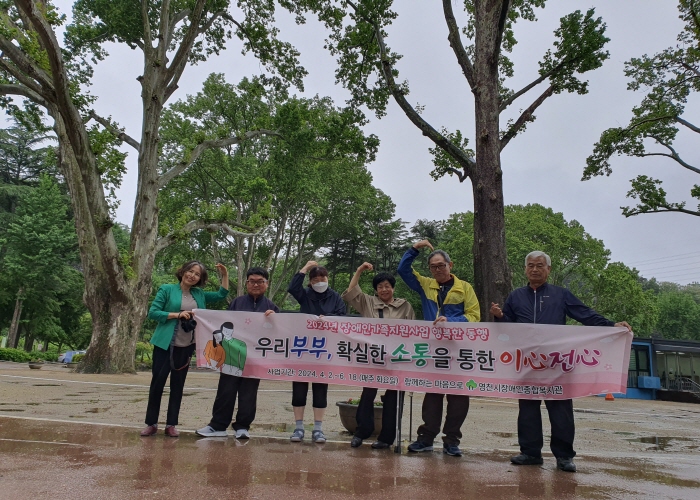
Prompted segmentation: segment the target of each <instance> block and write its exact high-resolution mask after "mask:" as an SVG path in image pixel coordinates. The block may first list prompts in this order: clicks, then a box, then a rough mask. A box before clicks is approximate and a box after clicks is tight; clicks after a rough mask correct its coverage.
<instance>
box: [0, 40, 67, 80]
mask: <svg viewBox="0 0 700 500" xmlns="http://www.w3.org/2000/svg"><path fill="white" fill-rule="evenodd" d="M0 50H2V52H3V56H7V58H8V59H10V61H12V62H13V63H14V64H15V66H17V67H18V68H19V70H20V71H21V72H23V73H24V74H25V75H27V76H28V77H29V78H32V79H34V80H36V81H37V82H38V83H39V85H40V86H42V87H45V88H47V89H49V90H51V91H53V90H54V88H53V82H52V81H51V76H50V75H49V74H48V73H46V71H44V69H42V68H40V67H39V66H38V65H37V64H36V63H35V62H34V61H32V60H31V59H30V58H29V57H27V55H26V54H25V53H24V52H22V51H21V50H20V49H19V48H18V47H17V46H16V45H15V44H14V43H12V41H11V40H8V39H7V38H5V37H4V36H0ZM13 76H15V78H17V76H16V75H15V74H14V73H13ZM23 83H24V82H23Z"/></svg>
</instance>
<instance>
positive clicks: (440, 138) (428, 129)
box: [347, 0, 475, 182]
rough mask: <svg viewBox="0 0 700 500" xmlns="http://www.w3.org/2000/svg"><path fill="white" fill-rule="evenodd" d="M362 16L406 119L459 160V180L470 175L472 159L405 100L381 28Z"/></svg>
mask: <svg viewBox="0 0 700 500" xmlns="http://www.w3.org/2000/svg"><path fill="white" fill-rule="evenodd" d="M347 2H348V5H350V7H352V8H353V9H354V10H355V12H356V13H358V12H357V6H356V5H355V4H354V3H353V2H352V1H351V0H347ZM358 14H359V13H358ZM362 17H363V19H365V21H366V22H367V23H369V24H370V25H372V26H373V27H374V33H375V35H376V39H377V44H378V46H379V52H380V57H381V60H380V63H381V67H382V74H383V75H384V81H385V82H386V85H387V88H388V89H389V91H390V92H391V95H392V96H393V97H394V100H395V101H396V103H397V104H398V105H399V107H400V108H401V109H402V110H403V112H404V113H405V114H406V116H407V117H408V119H409V120H411V122H412V123H413V124H414V125H415V126H416V127H418V129H419V130H420V131H421V132H423V135H424V136H426V137H427V138H428V139H430V140H431V141H433V143H435V145H436V146H438V147H439V148H440V149H442V150H444V151H445V152H446V153H447V154H448V155H450V156H451V157H452V158H454V159H455V160H456V161H457V162H459V164H460V166H461V167H462V168H463V169H464V172H463V173H460V175H459V178H460V182H463V181H464V180H465V179H467V178H468V177H470V176H471V173H472V171H473V169H474V167H475V163H474V160H472V159H471V158H469V157H468V156H467V155H466V154H465V152H464V151H462V150H461V149H460V148H458V147H457V146H455V145H454V144H453V143H452V142H451V141H450V140H449V139H447V137H445V136H444V135H442V134H441V133H440V132H438V131H437V130H435V129H434V128H433V127H432V125H430V124H429V123H428V122H427V121H425V120H424V119H423V118H422V117H421V116H420V115H419V114H418V112H417V111H416V110H415V109H414V108H413V106H411V104H410V103H409V102H408V101H407V100H406V97H405V96H404V95H403V91H402V90H401V88H400V87H399V85H398V84H397V83H396V80H394V75H393V71H394V68H393V67H392V65H391V63H390V62H389V58H388V56H387V53H386V45H385V44H384V37H383V36H382V30H381V28H380V27H379V25H378V24H377V23H376V22H374V21H373V20H372V19H367V18H366V17H364V16H362Z"/></svg>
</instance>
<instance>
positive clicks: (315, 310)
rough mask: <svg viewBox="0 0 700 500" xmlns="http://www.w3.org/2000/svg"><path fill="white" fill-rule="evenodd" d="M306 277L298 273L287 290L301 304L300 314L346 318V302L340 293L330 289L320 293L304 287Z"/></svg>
mask: <svg viewBox="0 0 700 500" xmlns="http://www.w3.org/2000/svg"><path fill="white" fill-rule="evenodd" d="M305 277H306V274H304V273H296V274H295V275H294V277H293V278H292V281H291V282H290V283H289V288H288V289H287V291H288V292H289V293H291V294H292V297H294V298H295V299H297V302H299V306H300V308H299V310H300V312H302V313H304V314H315V315H316V316H345V302H343V299H342V298H340V294H339V293H338V292H336V291H335V290H331V289H330V288H328V289H327V290H326V291H325V292H323V293H318V292H316V291H314V289H313V288H311V287H309V286H307V287H304V278H305Z"/></svg>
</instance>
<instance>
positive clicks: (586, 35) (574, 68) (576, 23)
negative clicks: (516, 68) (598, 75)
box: [539, 9, 610, 94]
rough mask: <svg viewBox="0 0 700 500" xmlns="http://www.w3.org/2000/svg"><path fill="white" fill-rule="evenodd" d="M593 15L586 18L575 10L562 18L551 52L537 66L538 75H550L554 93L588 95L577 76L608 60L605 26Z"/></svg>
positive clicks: (607, 39) (586, 86)
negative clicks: (605, 48) (538, 66)
mask: <svg viewBox="0 0 700 500" xmlns="http://www.w3.org/2000/svg"><path fill="white" fill-rule="evenodd" d="M594 14H595V10H594V9H589V10H588V11H587V12H586V14H585V15H584V14H582V13H581V11H579V10H577V11H575V12H573V13H571V14H569V15H566V16H564V17H562V18H561V25H560V27H559V28H558V29H557V30H556V31H555V32H554V35H555V37H556V41H555V42H554V51H552V50H548V51H547V53H546V54H545V55H544V58H543V59H542V61H541V62H540V63H539V65H540V75H552V76H551V79H550V81H551V84H552V86H553V87H554V92H555V93H560V92H563V91H566V92H572V93H573V92H575V93H577V94H586V93H588V82H583V81H581V80H579V79H578V78H577V77H576V74H577V73H578V74H581V73H586V72H588V71H592V70H595V69H598V68H600V67H601V66H602V65H603V62H604V61H605V60H606V59H607V58H608V57H609V56H610V54H609V52H608V51H606V50H603V47H605V44H606V43H608V42H609V41H610V39H609V38H608V37H606V36H605V28H606V26H605V23H604V22H603V20H602V19H601V18H600V17H599V18H594Z"/></svg>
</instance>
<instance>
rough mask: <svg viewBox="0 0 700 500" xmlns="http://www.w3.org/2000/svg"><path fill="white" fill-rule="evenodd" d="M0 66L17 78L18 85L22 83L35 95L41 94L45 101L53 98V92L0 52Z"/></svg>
mask: <svg viewBox="0 0 700 500" xmlns="http://www.w3.org/2000/svg"><path fill="white" fill-rule="evenodd" d="M10 63H11V64H10ZM0 68H1V69H4V70H5V71H6V72H7V73H8V74H9V75H11V76H13V77H14V78H15V79H17V81H18V82H19V83H20V85H23V86H24V87H26V88H27V89H28V90H29V91H31V92H34V93H35V94H36V95H38V96H41V98H42V99H43V100H44V101H45V102H46V103H48V102H51V100H52V99H55V95H54V94H53V92H50V91H47V90H46V89H45V88H44V87H42V86H41V84H39V83H37V82H36V80H33V79H32V78H29V77H28V76H27V74H26V73H24V72H23V71H22V70H21V69H20V68H18V67H17V66H14V63H13V62H12V61H8V60H7V59H5V57H4V53H3V54H0Z"/></svg>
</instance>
